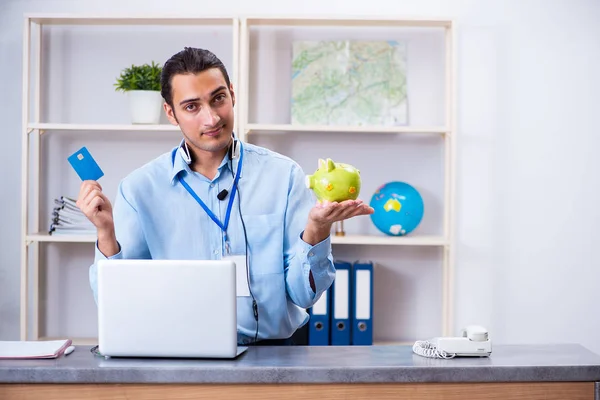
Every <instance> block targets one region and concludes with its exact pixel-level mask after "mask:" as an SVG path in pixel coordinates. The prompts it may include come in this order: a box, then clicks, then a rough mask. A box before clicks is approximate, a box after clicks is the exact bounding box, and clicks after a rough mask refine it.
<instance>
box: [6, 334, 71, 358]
mask: <svg viewBox="0 0 600 400" xmlns="http://www.w3.org/2000/svg"><path fill="white" fill-rule="evenodd" d="M70 345H71V340H70V339H64V340H39V341H37V340H36V341H0V359H2V358H56V357H58V356H60V355H62V354H63V353H64V351H65V350H66V349H67V347H69V346H70Z"/></svg>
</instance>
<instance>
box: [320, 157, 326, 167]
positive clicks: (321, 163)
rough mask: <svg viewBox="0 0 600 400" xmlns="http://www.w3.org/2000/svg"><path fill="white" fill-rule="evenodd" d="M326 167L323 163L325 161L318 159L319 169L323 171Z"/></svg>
mask: <svg viewBox="0 0 600 400" xmlns="http://www.w3.org/2000/svg"><path fill="white" fill-rule="evenodd" d="M326 166H327V164H326V163H325V160H323V159H322V158H319V169H325V167H326Z"/></svg>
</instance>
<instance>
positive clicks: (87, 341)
mask: <svg viewBox="0 0 600 400" xmlns="http://www.w3.org/2000/svg"><path fill="white" fill-rule="evenodd" d="M64 339H71V342H73V345H75V346H95V345H97V344H98V338H71V337H69V336H65V337H50V336H42V337H40V338H39V339H38V340H64Z"/></svg>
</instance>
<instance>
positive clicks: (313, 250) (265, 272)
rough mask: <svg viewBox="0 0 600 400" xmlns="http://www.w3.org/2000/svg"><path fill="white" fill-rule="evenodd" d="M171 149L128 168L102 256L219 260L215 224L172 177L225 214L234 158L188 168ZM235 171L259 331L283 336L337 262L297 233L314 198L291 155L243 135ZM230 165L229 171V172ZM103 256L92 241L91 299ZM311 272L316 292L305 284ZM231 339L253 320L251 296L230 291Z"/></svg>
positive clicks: (235, 226)
mask: <svg viewBox="0 0 600 400" xmlns="http://www.w3.org/2000/svg"><path fill="white" fill-rule="evenodd" d="M178 148H179V146H178V147H176V148H174V149H173V150H171V151H169V152H168V153H165V154H163V155H161V156H159V157H158V158H156V159H155V160H153V161H151V162H149V163H148V164H146V165H144V166H142V167H140V168H138V169H137V170H135V171H133V172H132V173H131V174H129V175H128V176H127V177H126V178H125V179H123V181H122V182H121V183H120V185H119V188H118V192H117V197H116V199H115V201H114V206H113V215H114V224H115V233H116V237H117V241H118V243H119V245H120V252H119V253H118V254H116V255H114V256H112V257H109V258H124V259H150V258H152V259H176V260H177V259H220V258H221V257H222V255H224V254H225V243H224V239H223V232H222V230H221V228H220V227H219V226H217V224H216V223H215V222H214V221H213V220H212V219H210V217H209V216H208V214H207V213H206V212H205V211H204V210H203V209H202V207H201V206H200V205H199V204H198V202H197V201H196V200H195V199H194V198H193V197H192V196H191V195H190V193H188V191H187V190H186V189H185V188H184V187H183V186H182V185H181V183H180V182H179V181H178V179H177V175H178V174H180V177H181V178H183V179H184V180H185V182H187V183H188V185H189V186H190V187H191V188H192V189H193V191H195V192H196V194H197V195H198V197H200V199H201V200H202V201H203V202H204V203H205V204H206V206H207V207H208V208H209V209H210V210H211V211H212V212H213V213H214V214H215V215H216V217H217V218H218V219H219V220H220V221H224V219H225V213H226V210H227V205H228V203H229V196H227V198H225V200H223V201H221V200H219V199H218V198H217V194H218V193H219V192H220V191H221V190H223V189H227V190H228V191H229V192H230V193H231V184H232V182H233V176H232V175H233V173H232V171H233V172H235V171H236V169H237V162H238V161H239V157H235V158H234V159H233V160H231V161H230V158H229V155H226V156H225V157H224V159H223V161H222V162H221V165H220V166H219V168H218V171H217V174H216V176H215V177H214V179H212V180H210V179H208V178H206V177H205V176H203V175H201V174H199V173H197V172H194V171H192V170H191V169H190V167H189V165H188V164H187V163H186V162H185V160H184V159H183V157H182V155H181V154H180V153H179V151H177V150H178ZM241 151H243V160H242V170H241V174H240V179H239V185H238V190H237V193H236V196H240V198H239V200H240V202H241V214H242V218H243V222H244V225H245V227H246V233H247V237H248V245H249V249H250V251H249V255H250V264H249V275H250V287H251V289H252V293H253V295H254V297H255V299H256V302H257V303H258V316H259V318H258V328H259V330H258V339H259V340H260V339H279V338H288V337H290V336H291V335H292V334H293V333H294V332H295V331H296V329H298V328H299V327H301V326H303V325H304V324H305V323H306V322H307V321H308V318H309V316H308V314H307V312H306V311H305V309H306V308H310V307H311V306H312V305H313V304H314V303H315V302H316V301H317V300H318V299H319V297H320V296H321V294H322V293H323V292H324V291H326V290H327V289H328V288H329V286H330V285H331V284H332V282H333V280H334V278H335V269H334V264H333V258H332V255H331V242H330V238H329V237H328V238H327V239H325V240H324V241H322V242H321V243H318V244H316V245H314V246H311V245H309V244H307V243H306V242H304V241H303V240H302V238H301V235H302V233H303V231H304V227H305V226H306V223H307V220H308V214H309V211H310V209H311V208H312V207H313V206H314V204H315V202H316V199H315V198H314V194H313V193H312V191H310V190H309V189H307V188H306V186H305V183H304V179H305V177H304V173H303V171H302V169H301V168H300V166H299V165H298V164H297V163H295V162H294V161H292V160H291V159H289V158H287V157H285V156H283V155H280V154H278V153H275V152H273V151H270V150H268V149H265V148H262V147H259V146H256V145H252V144H250V143H243V146H242V150H241ZM232 168H233V170H232ZM238 204H239V202H238V199H237V198H236V199H235V201H234V203H233V208H232V211H231V217H230V220H229V226H228V228H227V236H228V238H229V242H230V246H231V252H232V254H245V248H246V243H245V240H244V231H243V229H242V222H241V220H240V207H239V206H238ZM104 258H106V257H105V256H104V255H103V254H102V253H101V252H100V251H99V250H98V244H97V243H96V251H95V261H94V264H92V266H91V267H90V274H89V279H90V285H91V288H92V291H93V294H94V299H95V300H96V302H97V301H98V297H97V296H98V294H97V269H96V261H98V260H99V259H104ZM310 271H312V274H313V279H314V283H315V288H316V292H314V291H313V290H312V289H311V287H310V282H309V272H310ZM237 313H238V343H240V344H247V343H249V342H251V341H253V340H254V335H255V333H256V324H257V323H256V321H255V318H254V314H253V310H252V298H251V297H238V298H237Z"/></svg>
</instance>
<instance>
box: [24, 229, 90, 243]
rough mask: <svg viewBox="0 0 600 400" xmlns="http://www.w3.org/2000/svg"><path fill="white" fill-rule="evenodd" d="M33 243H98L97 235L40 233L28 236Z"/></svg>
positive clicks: (27, 238) (28, 239)
mask: <svg viewBox="0 0 600 400" xmlns="http://www.w3.org/2000/svg"><path fill="white" fill-rule="evenodd" d="M26 240H27V241H31V242H58V243H96V235H67V234H58V235H57V234H54V235H49V234H47V233H43V232H38V233H34V234H31V235H27V236H26Z"/></svg>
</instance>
